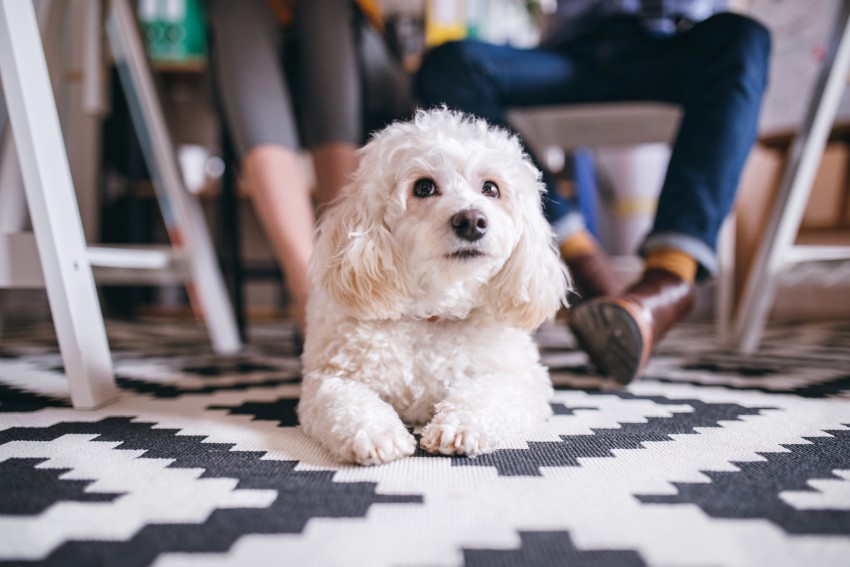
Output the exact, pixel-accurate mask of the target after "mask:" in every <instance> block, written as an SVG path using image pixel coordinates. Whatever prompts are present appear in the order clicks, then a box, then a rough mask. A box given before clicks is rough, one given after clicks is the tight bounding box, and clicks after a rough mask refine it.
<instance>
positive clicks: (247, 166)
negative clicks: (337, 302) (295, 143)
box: [242, 144, 315, 328]
mask: <svg viewBox="0 0 850 567" xmlns="http://www.w3.org/2000/svg"><path fill="white" fill-rule="evenodd" d="M242 172H243V175H244V177H245V182H246V184H247V186H248V191H249V192H250V196H251V202H252V203H253V205H254V210H255V211H256V213H257V217H258V218H259V219H260V224H261V225H262V226H263V229H264V231H265V233H266V238H268V240H269V244H270V245H271V247H272V250H273V251H274V253H275V256H276V258H277V259H278V261H279V262H280V264H281V267H282V268H283V271H284V274H285V276H286V286H287V289H288V290H289V294H290V297H291V298H292V311H293V313H292V315H293V317H295V318H296V319H297V320H298V321H299V324H301V325H302V328H303V323H304V308H305V306H306V303H307V292H308V282H307V268H308V265H309V260H310V255H311V254H312V252H313V231H314V229H315V222H314V217H313V204H312V202H311V200H310V195H309V188H308V184H307V179H306V177H305V175H304V167H303V165H302V163H301V158H300V156H299V155H298V153H296V152H294V151H293V150H291V149H289V148H286V147H284V146H280V145H277V144H262V145H259V146H254V147H253V148H251V150H249V151H248V153H246V154H245V156H244V157H243V158H242Z"/></svg>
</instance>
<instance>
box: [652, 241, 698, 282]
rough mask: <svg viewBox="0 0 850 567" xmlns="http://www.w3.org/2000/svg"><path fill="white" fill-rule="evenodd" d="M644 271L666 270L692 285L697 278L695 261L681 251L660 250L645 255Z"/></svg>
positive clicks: (672, 249)
mask: <svg viewBox="0 0 850 567" xmlns="http://www.w3.org/2000/svg"><path fill="white" fill-rule="evenodd" d="M644 269H645V270H649V269H659V270H666V271H668V272H670V273H672V274H676V275H677V276H679V277H680V278H682V279H683V280H684V281H685V282H687V283H694V280H695V279H696V276H697V261H696V260H694V259H693V258H692V257H691V256H689V255H688V254H685V253H684V252H682V251H681V250H676V249H674V248H661V249H658V250H653V251H652V252H650V253H649V255H647V257H646V265H645V267H644Z"/></svg>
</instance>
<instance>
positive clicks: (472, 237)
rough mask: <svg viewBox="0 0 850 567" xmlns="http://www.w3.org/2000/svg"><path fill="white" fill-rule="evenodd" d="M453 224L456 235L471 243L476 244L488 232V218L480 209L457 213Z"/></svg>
mask: <svg viewBox="0 0 850 567" xmlns="http://www.w3.org/2000/svg"><path fill="white" fill-rule="evenodd" d="M451 223H452V228H453V229H454V231H455V234H456V235H458V237H460V238H462V239H464V240H467V241H469V242H475V241H476V240H478V239H480V238H481V237H482V236H484V234H485V233H486V232H487V216H486V215H485V214H484V213H483V212H481V211H479V210H478V209H465V210H463V211H458V212H456V213H455V214H453V215H452V218H451Z"/></svg>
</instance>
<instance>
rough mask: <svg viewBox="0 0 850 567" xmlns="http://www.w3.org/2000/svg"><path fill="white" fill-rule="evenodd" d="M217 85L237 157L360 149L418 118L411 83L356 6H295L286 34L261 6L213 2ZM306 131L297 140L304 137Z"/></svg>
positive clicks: (329, 0)
mask: <svg viewBox="0 0 850 567" xmlns="http://www.w3.org/2000/svg"><path fill="white" fill-rule="evenodd" d="M207 7H208V14H209V21H210V27H211V31H212V46H211V51H210V55H211V59H212V64H213V69H214V75H215V83H216V87H217V90H218V94H219V98H220V100H221V104H222V107H223V110H224V114H225V119H226V121H227V124H228V127H229V130H230V132H231V136H232V138H233V141H234V144H235V146H236V150H237V152H238V153H239V155H240V156H241V155H244V154H245V153H246V152H247V151H249V150H250V149H251V148H253V147H254V146H257V145H259V144H268V143H272V144H279V145H282V146H285V147H288V148H291V149H294V150H297V149H299V148H300V147H301V144H300V143H299V138H302V139H303V141H304V145H305V146H306V147H308V148H312V147H315V146H317V145H321V144H325V143H328V142H350V143H353V144H360V143H362V142H363V141H364V139H365V137H366V134H367V133H368V131H369V130H370V129H371V128H375V127H380V126H382V125H383V124H385V123H387V122H390V121H391V120H393V119H397V118H404V117H406V116H407V115H408V114H409V113H410V112H411V110H412V108H413V104H412V97H411V94H410V92H411V91H410V81H409V78H408V76H407V74H406V73H405V72H404V71H403V69H402V68H401V66H400V65H399V64H398V62H397V61H396V60H395V59H394V58H393V57H392V55H391V54H390V53H389V51H388V49H387V47H386V44H385V43H384V42H383V38H381V37H380V35H379V33H378V32H377V31H375V30H374V29H373V28H372V27H371V26H369V24H368V23H367V21H366V19H365V17H364V16H363V15H362V13H360V11H359V9H358V8H357V6H356V5H355V3H354V1H353V0H306V1H299V2H296V12H295V21H294V23H293V25H292V26H288V27H285V28H284V27H281V26H280V25H279V24H278V23H277V20H276V19H275V18H274V16H273V14H272V11H271V10H270V9H269V7H268V5H267V4H266V1H265V0H238V1H234V0H208V2H207ZM299 133H300V135H299Z"/></svg>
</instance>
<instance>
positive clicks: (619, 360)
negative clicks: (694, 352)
mask: <svg viewBox="0 0 850 567" xmlns="http://www.w3.org/2000/svg"><path fill="white" fill-rule="evenodd" d="M694 296H695V293H694V286H693V284H690V283H687V282H685V281H684V280H682V279H681V278H680V277H679V276H677V275H675V274H672V273H670V272H668V271H666V270H647V271H646V272H644V274H643V276H642V277H641V279H640V281H638V282H637V283H636V284H635V285H633V286H632V287H630V288H629V289H628V290H627V291H626V292H625V293H624V294H623V295H621V296H616V297H610V296H609V297H599V298H597V299H594V300H592V301H587V302H585V303H582V304H581V305H578V306H576V308H575V309H573V310H572V313H571V314H570V320H569V325H570V329H572V331H573V334H574V335H575V337H576V340H577V341H578V343H579V345H581V348H582V350H584V351H585V352H586V353H587V354H588V356H589V357H590V360H591V361H592V362H593V364H594V365H596V368H597V369H598V370H599V372H600V373H601V374H603V375H605V376H608V377H610V378H612V379H613V380H615V381H616V382H617V383H619V384H621V385H626V384H628V383H629V382H631V381H633V380H635V379H637V378H640V377H641V376H642V375H643V370H644V368H645V367H646V363H647V361H648V360H649V355H650V354H651V353H652V351H653V349H654V348H655V345H656V344H658V341H659V340H661V337H663V336H664V334H665V333H666V332H667V331H668V330H669V329H670V328H671V327H672V326H673V325H674V324H675V323H676V322H678V321H679V319H681V318H682V317H683V316H684V315H685V314H686V313H688V311H690V309H691V307H693V303H694Z"/></svg>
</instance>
